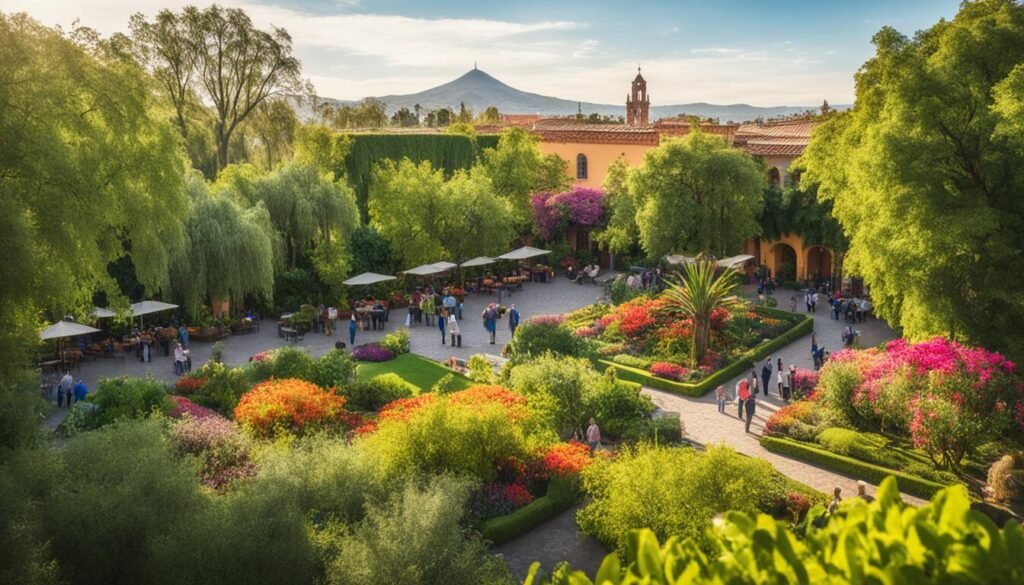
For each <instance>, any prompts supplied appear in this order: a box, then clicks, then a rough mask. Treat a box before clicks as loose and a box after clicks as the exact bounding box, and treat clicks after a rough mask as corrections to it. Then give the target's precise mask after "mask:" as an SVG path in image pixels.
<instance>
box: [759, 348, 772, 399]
mask: <svg viewBox="0 0 1024 585" xmlns="http://www.w3.org/2000/svg"><path fill="white" fill-rule="evenodd" d="M761 381H762V382H764V383H763V384H762V385H761V387H762V388H764V397H765V398H768V389H769V388H771V383H772V357H771V356H768V359H766V360H764V365H763V366H761Z"/></svg>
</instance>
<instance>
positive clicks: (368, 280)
mask: <svg viewBox="0 0 1024 585" xmlns="http://www.w3.org/2000/svg"><path fill="white" fill-rule="evenodd" d="M395 278H397V277H395V276H388V275H387V274H377V273H376V272H364V273H362V274H360V275H359V276H353V277H352V278H350V279H348V280H346V281H345V282H343V283H341V284H347V285H348V286H366V285H370V284H377V283H378V282H387V281H389V280H394V279H395Z"/></svg>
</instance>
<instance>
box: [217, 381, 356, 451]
mask: <svg viewBox="0 0 1024 585" xmlns="http://www.w3.org/2000/svg"><path fill="white" fill-rule="evenodd" d="M235 420H237V421H238V422H239V423H240V424H242V425H243V426H244V427H246V428H247V429H250V430H251V431H252V432H253V433H255V434H256V435H258V436H261V437H270V436H274V435H277V434H281V433H291V434H303V433H305V432H308V431H310V430H317V429H323V430H332V431H348V430H351V429H354V428H355V427H357V426H359V424H360V423H361V420H360V419H359V417H358V415H353V414H352V413H350V412H348V411H346V410H345V399H344V398H343V397H341V396H338V395H336V394H332V393H330V392H328V391H326V390H324V389H322V388H320V387H319V386H316V385H315V384H311V383H309V382H305V381H303V380H295V379H285V380H270V381H267V382H262V383H260V384H257V385H256V386H254V387H253V389H252V390H250V391H249V392H246V393H245V395H243V396H242V399H241V400H240V401H239V402H238V406H237V407H236V408H235Z"/></svg>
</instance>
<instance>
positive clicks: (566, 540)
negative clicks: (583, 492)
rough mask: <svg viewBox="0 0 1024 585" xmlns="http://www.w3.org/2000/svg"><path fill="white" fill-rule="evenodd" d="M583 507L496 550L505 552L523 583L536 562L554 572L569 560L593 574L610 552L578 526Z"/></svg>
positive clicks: (501, 552)
mask: <svg viewBox="0 0 1024 585" xmlns="http://www.w3.org/2000/svg"><path fill="white" fill-rule="evenodd" d="M578 509H579V506H576V507H574V508H572V509H570V510H566V511H565V512H562V513H561V514H559V515H558V516H555V517H554V518H552V519H551V520H548V521H547V522H545V523H544V524H542V525H540V526H539V527H538V528H536V529H534V530H532V531H530V532H528V533H526V534H524V535H523V536H520V537H519V538H517V539H515V540H512V541H510V542H506V543H505V544H503V545H501V546H496V547H494V548H493V549H492V551H493V552H494V553H495V554H498V555H501V556H502V558H503V559H504V560H505V564H507V565H508V567H509V569H511V571H512V575H514V576H515V578H516V581H518V582H522V580H523V579H524V578H525V577H526V574H527V572H528V571H529V570H530V565H531V564H533V562H534V561H540V566H541V568H542V569H544V570H545V571H547V572H548V574H551V571H552V570H554V568H555V565H557V564H558V563H561V562H562V561H568V562H569V564H570V565H572V567H573V569H575V570H581V571H583V572H585V573H586V574H587V575H590V576H591V577H593V576H594V575H595V574H596V573H597V569H598V568H599V567H600V566H601V561H603V560H604V557H605V556H606V555H607V554H608V551H607V550H605V548H604V547H603V546H601V543H599V542H598V541H597V539H595V538H592V537H590V536H586V535H584V534H582V533H581V532H580V531H579V529H578V528H576V511H577V510H578Z"/></svg>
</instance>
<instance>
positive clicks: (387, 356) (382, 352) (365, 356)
mask: <svg viewBox="0 0 1024 585" xmlns="http://www.w3.org/2000/svg"><path fill="white" fill-rule="evenodd" d="M352 357H353V358H355V359H356V360H358V361H361V362H386V361H388V360H392V359H395V354H394V353H392V352H391V350H389V349H384V348H383V347H381V346H379V345H377V344H376V343H367V344H365V345H357V346H356V347H353V348H352Z"/></svg>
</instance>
